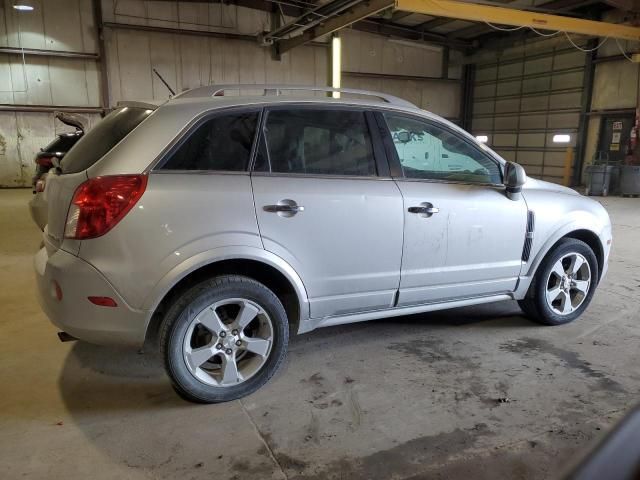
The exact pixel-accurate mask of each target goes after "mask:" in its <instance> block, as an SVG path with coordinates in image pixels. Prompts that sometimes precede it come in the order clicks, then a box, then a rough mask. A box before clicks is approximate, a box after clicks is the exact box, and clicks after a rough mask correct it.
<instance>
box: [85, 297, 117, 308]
mask: <svg viewBox="0 0 640 480" xmlns="http://www.w3.org/2000/svg"><path fill="white" fill-rule="evenodd" d="M87 298H88V299H89V301H90V302H91V303H93V304H94V305H98V306H100V307H117V306H118V304H117V303H116V301H115V300H114V299H113V298H111V297H87Z"/></svg>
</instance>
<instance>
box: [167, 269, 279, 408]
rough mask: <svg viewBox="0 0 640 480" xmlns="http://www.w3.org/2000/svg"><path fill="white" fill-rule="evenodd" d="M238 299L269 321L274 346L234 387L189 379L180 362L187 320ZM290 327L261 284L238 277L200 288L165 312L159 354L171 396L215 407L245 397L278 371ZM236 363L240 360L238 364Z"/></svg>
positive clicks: (273, 297) (185, 294)
mask: <svg viewBox="0 0 640 480" xmlns="http://www.w3.org/2000/svg"><path fill="white" fill-rule="evenodd" d="M232 298H242V299H246V300H249V301H250V302H253V303H254V304H256V305H258V306H260V307H261V308H262V309H263V310H264V312H265V313H266V314H267V315H268V317H269V318H270V320H271V325H272V333H273V340H272V344H271V347H270V351H269V353H268V356H267V359H266V361H265V363H264V364H263V365H262V366H261V367H260V369H259V370H258V371H256V372H255V373H253V374H252V375H251V376H250V377H249V378H247V379H246V380H244V381H242V382H241V383H239V384H238V385H231V386H215V385H209V384H207V383H205V382H203V381H201V380H199V379H198V378H196V376H195V375H194V374H192V373H191V370H190V369H189V367H188V366H187V363H186V360H185V357H184V354H183V352H184V340H185V335H186V334H187V332H188V330H189V326H190V324H191V323H192V320H193V319H194V318H195V317H196V316H197V315H198V313H199V312H202V311H203V310H204V309H206V308H207V307H208V306H209V305H212V304H213V303H216V302H220V301H223V300H225V299H232ZM288 343H289V325H288V321H287V314H286V312H285V310H284V307H283V306H282V303H281V302H280V300H279V299H278V297H277V296H276V295H275V294H274V293H273V292H272V291H271V290H269V289H268V288H267V287H265V286H264V285H263V284H261V283H259V282H256V281H255V280H253V279H251V278H248V277H244V276H240V275H223V276H219V277H214V278H212V279H209V280H206V281H204V282H201V283H199V284H197V285H195V286H193V287H191V288H190V289H188V290H186V291H185V292H183V293H182V294H181V295H179V296H178V297H177V299H176V300H175V301H174V303H173V305H172V306H171V307H170V308H169V310H168V311H167V313H166V315H165V318H164V320H163V325H162V330H161V333H160V351H161V354H162V358H163V360H164V366H165V370H166V372H167V375H168V376H169V378H170V379H171V383H172V385H173V388H174V389H175V391H176V392H177V393H178V394H179V395H180V396H181V397H182V398H184V399H186V400H189V401H192V402H196V403H219V402H228V401H231V400H235V399H238V398H241V397H244V396H246V395H249V394H251V393H253V392H255V391H256V390H257V389H259V388H260V387H261V386H263V385H264V384H265V383H266V382H267V381H268V380H269V379H270V378H271V377H272V376H273V375H274V374H275V373H276V371H277V370H278V369H279V368H280V366H281V365H282V362H283V361H284V359H285V356H286V353H287V346H288ZM238 361H240V360H238Z"/></svg>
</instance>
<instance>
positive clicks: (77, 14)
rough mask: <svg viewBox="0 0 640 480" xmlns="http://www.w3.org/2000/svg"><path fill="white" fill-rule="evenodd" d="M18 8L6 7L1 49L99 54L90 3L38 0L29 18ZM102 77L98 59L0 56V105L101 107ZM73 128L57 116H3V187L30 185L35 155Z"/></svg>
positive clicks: (1, 11) (0, 10) (2, 7)
mask: <svg viewBox="0 0 640 480" xmlns="http://www.w3.org/2000/svg"><path fill="white" fill-rule="evenodd" d="M14 3H15V2H13V1H10V0H4V1H3V2H2V4H0V46H2V47H16V48H20V47H22V48H32V49H47V50H56V51H76V52H89V53H95V51H96V39H95V34H94V30H95V29H94V26H93V16H92V10H91V1H90V0H57V1H35V2H32V3H33V5H34V6H35V9H34V11H33V12H28V14H25V13H21V12H18V11H16V10H14V9H13V8H12V5H13V4H14ZM98 77H99V74H98V65H97V63H96V61H95V60H92V59H71V58H62V57H46V56H31V55H27V56H25V57H24V58H23V57H22V56H21V55H16V54H5V53H0V104H4V105H16V104H26V105H67V106H74V107H89V106H97V105H99V100H98V99H99V92H98ZM85 116H86V117H87V119H88V120H89V122H90V124H91V123H92V122H94V121H96V120H97V119H98V118H99V115H97V114H86V115H85ZM68 129H69V127H67V126H65V125H62V124H61V123H60V122H56V121H55V119H54V117H53V114H52V113H38V112H36V113H32V112H0V186H25V185H29V184H30V180H31V176H32V174H33V168H34V164H33V157H34V155H35V153H36V152H37V151H38V149H39V148H40V147H43V146H44V145H46V144H47V143H49V142H50V141H51V140H52V139H53V138H54V135H55V134H56V133H59V132H60V131H64V130H68Z"/></svg>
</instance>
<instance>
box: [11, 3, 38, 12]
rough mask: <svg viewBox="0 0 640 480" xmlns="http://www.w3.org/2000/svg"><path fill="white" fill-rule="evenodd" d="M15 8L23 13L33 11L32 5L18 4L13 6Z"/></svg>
mask: <svg viewBox="0 0 640 480" xmlns="http://www.w3.org/2000/svg"><path fill="white" fill-rule="evenodd" d="M13 8H15V9H16V10H20V11H21V12H30V11H32V10H33V7H32V6H31V5H24V4H16V5H14V6H13Z"/></svg>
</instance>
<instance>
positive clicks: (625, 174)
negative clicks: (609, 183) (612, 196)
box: [620, 165, 640, 196]
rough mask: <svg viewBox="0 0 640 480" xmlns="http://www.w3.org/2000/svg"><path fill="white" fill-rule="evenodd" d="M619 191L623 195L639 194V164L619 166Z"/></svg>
mask: <svg viewBox="0 0 640 480" xmlns="http://www.w3.org/2000/svg"><path fill="white" fill-rule="evenodd" d="M620 193H621V194H622V195H623V196H637V195H640V165H623V166H622V167H620Z"/></svg>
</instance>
